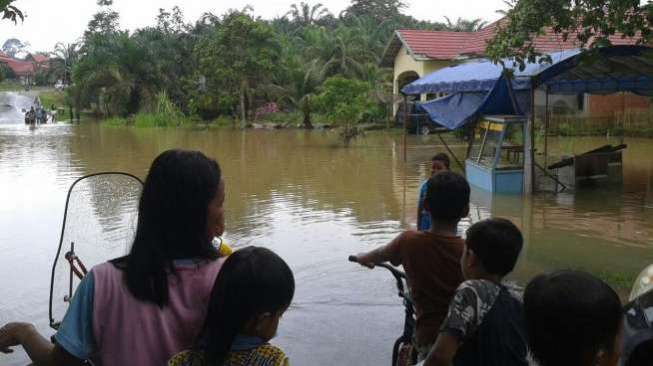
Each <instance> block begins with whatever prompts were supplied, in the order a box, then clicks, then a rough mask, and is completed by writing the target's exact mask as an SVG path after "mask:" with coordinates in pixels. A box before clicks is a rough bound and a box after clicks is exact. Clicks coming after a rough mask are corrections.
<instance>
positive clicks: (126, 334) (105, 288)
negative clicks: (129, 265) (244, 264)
mask: <svg viewBox="0 0 653 366" xmlns="http://www.w3.org/2000/svg"><path fill="white" fill-rule="evenodd" d="M223 262H224V260H223V259H220V260H216V261H212V262H204V263H200V264H188V265H176V266H175V268H176V270H177V274H178V277H176V276H174V275H170V276H169V277H168V291H169V303H168V305H167V306H165V307H163V308H159V307H158V306H157V305H155V304H152V303H144V302H142V301H140V300H137V299H136V298H134V296H132V294H131V293H130V292H129V290H128V289H127V287H126V286H125V284H124V281H123V272H122V271H120V270H119V269H117V268H115V267H114V266H113V265H112V264H111V263H104V264H101V265H99V266H96V267H94V268H93V270H92V272H93V281H94V285H95V290H94V295H93V296H94V299H93V335H94V338H95V342H96V346H97V350H98V355H97V358H98V359H99V360H100V361H101V364H102V365H104V366H113V365H121V366H130V365H134V366H161V365H165V364H166V362H167V360H168V359H169V358H170V357H171V356H172V355H174V354H175V353H177V352H180V351H182V350H184V349H188V348H190V347H191V346H192V345H193V344H194V343H195V341H196V340H197V338H198V336H199V334H200V332H201V330H202V326H203V324H204V320H205V317H206V312H207V307H208V301H209V297H210V294H211V290H212V289H213V283H214V282H215V278H216V276H217V274H218V272H219V270H220V267H221V266H222V263H223Z"/></svg>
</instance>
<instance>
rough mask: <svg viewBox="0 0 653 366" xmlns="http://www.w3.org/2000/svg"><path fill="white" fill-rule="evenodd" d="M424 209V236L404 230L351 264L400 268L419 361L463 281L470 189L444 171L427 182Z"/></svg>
mask: <svg viewBox="0 0 653 366" xmlns="http://www.w3.org/2000/svg"><path fill="white" fill-rule="evenodd" d="M427 187H428V188H427V192H426V199H425V203H424V204H425V208H426V210H427V211H428V212H429V215H430V216H431V219H432V225H431V229H430V230H429V231H427V232H420V231H413V230H409V231H405V232H403V233H402V234H400V235H399V236H398V237H396V238H395V239H394V240H392V241H391V242H390V243H389V244H387V245H385V246H383V247H380V248H377V249H375V250H373V251H371V252H368V253H363V254H359V255H358V256H356V261H357V262H358V263H360V264H361V265H364V266H367V267H370V268H373V267H374V265H375V264H378V263H382V262H388V261H389V262H390V263H392V264H393V265H395V266H399V265H403V267H404V270H405V271H406V276H407V278H408V285H409V287H410V295H411V298H412V300H413V302H414V304H415V315H416V329H415V338H416V339H415V345H416V348H417V350H418V353H419V355H420V356H419V357H420V359H423V358H424V357H426V354H427V353H428V351H429V349H430V348H431V345H433V342H435V339H436V337H437V335H438V330H439V329H440V324H441V323H442V320H443V319H444V318H445V316H446V314H447V309H448V307H449V303H450V302H451V298H452V297H453V294H454V291H455V290H456V288H457V287H458V285H459V284H460V283H461V282H462V281H463V278H462V273H461V271H460V264H459V263H460V256H461V255H462V253H463V246H464V242H463V240H462V239H461V238H460V237H459V236H458V235H457V228H458V222H459V221H460V219H461V218H463V217H466V216H467V215H468V213H469V195H470V188H469V184H468V183H467V180H465V178H464V177H462V176H460V175H459V174H456V173H453V172H449V171H445V172H441V173H438V174H435V175H434V176H433V177H432V178H431V179H430V180H429V182H428V186H427Z"/></svg>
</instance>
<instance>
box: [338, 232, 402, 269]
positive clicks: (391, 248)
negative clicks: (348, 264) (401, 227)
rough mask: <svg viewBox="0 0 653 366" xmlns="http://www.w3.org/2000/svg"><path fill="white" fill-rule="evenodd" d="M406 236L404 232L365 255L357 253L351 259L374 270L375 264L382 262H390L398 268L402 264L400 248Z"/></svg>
mask: <svg viewBox="0 0 653 366" xmlns="http://www.w3.org/2000/svg"><path fill="white" fill-rule="evenodd" d="M408 235H410V234H408V233H406V232H404V233H402V234H400V235H399V236H397V237H396V238H394V239H393V240H392V241H391V242H390V243H388V244H386V245H384V246H382V247H379V248H376V249H374V250H372V251H369V252H366V253H359V254H357V255H355V256H352V258H351V259H352V260H354V261H355V262H357V263H359V264H361V265H363V266H365V267H369V268H374V266H375V265H376V264H379V263H383V262H390V263H392V264H393V265H395V266H398V265H400V264H401V263H402V259H401V247H402V246H403V245H404V244H405V242H406V240H407V238H408Z"/></svg>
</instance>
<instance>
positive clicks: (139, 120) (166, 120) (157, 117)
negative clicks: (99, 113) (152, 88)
mask: <svg viewBox="0 0 653 366" xmlns="http://www.w3.org/2000/svg"><path fill="white" fill-rule="evenodd" d="M103 123H104V124H105V125H107V126H112V127H118V126H134V127H138V128H156V127H184V126H189V125H192V124H193V121H192V120H191V119H190V118H188V117H185V116H183V115H169V114H163V113H138V114H136V115H134V116H130V117H126V118H125V117H111V118H109V119H106V120H104V122H103Z"/></svg>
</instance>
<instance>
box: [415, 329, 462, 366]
mask: <svg viewBox="0 0 653 366" xmlns="http://www.w3.org/2000/svg"><path fill="white" fill-rule="evenodd" d="M458 347H460V341H459V340H458V338H456V337H455V336H453V335H451V334H448V333H440V335H438V339H437V340H436V341H435V344H434V345H433V348H432V349H431V352H430V353H429V355H428V357H427V358H426V361H424V366H449V365H451V364H452V363H453V358H454V357H455V356H456V352H458Z"/></svg>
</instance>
